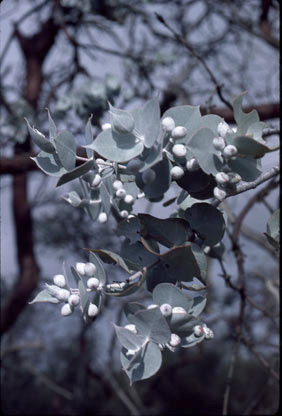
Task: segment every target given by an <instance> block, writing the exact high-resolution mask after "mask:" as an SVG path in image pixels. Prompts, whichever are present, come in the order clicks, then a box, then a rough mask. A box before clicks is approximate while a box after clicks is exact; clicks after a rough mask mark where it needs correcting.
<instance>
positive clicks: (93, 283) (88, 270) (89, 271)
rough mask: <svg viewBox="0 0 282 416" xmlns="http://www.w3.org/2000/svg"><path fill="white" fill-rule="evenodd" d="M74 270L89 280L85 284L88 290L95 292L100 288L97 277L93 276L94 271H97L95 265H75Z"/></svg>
mask: <svg viewBox="0 0 282 416" xmlns="http://www.w3.org/2000/svg"><path fill="white" fill-rule="evenodd" d="M75 268H76V270H77V272H78V273H79V274H80V275H81V276H86V277H89V279H88V280H87V282H86V285H87V287H88V289H90V290H96V289H98V288H99V287H100V286H101V285H100V281H99V279H98V278H97V277H95V274H96V271H97V268H96V266H95V264H93V263H76V266H75Z"/></svg>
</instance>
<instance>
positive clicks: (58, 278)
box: [53, 274, 66, 287]
mask: <svg viewBox="0 0 282 416" xmlns="http://www.w3.org/2000/svg"><path fill="white" fill-rule="evenodd" d="M53 282H54V283H55V285H57V286H59V287H64V286H66V279H65V276H64V275H63V274H56V275H55V276H54V277H53Z"/></svg>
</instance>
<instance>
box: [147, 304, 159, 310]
mask: <svg viewBox="0 0 282 416" xmlns="http://www.w3.org/2000/svg"><path fill="white" fill-rule="evenodd" d="M158 307H159V305H156V304H155V303H151V305H148V306H147V309H154V308H158Z"/></svg>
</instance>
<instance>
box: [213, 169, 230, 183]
mask: <svg viewBox="0 0 282 416" xmlns="http://www.w3.org/2000/svg"><path fill="white" fill-rule="evenodd" d="M215 180H216V182H217V183H218V184H220V185H225V184H227V183H228V182H229V176H228V175H227V173H224V172H218V173H217V174H216V175H215Z"/></svg>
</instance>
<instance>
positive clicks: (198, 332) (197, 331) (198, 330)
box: [193, 325, 204, 337]
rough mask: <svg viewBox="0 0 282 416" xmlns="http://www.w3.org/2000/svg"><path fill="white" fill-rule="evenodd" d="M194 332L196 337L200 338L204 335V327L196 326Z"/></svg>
mask: <svg viewBox="0 0 282 416" xmlns="http://www.w3.org/2000/svg"><path fill="white" fill-rule="evenodd" d="M193 331H194V335H195V337H200V336H202V335H203V334H204V328H203V327H202V325H196V326H194V328H193Z"/></svg>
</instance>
